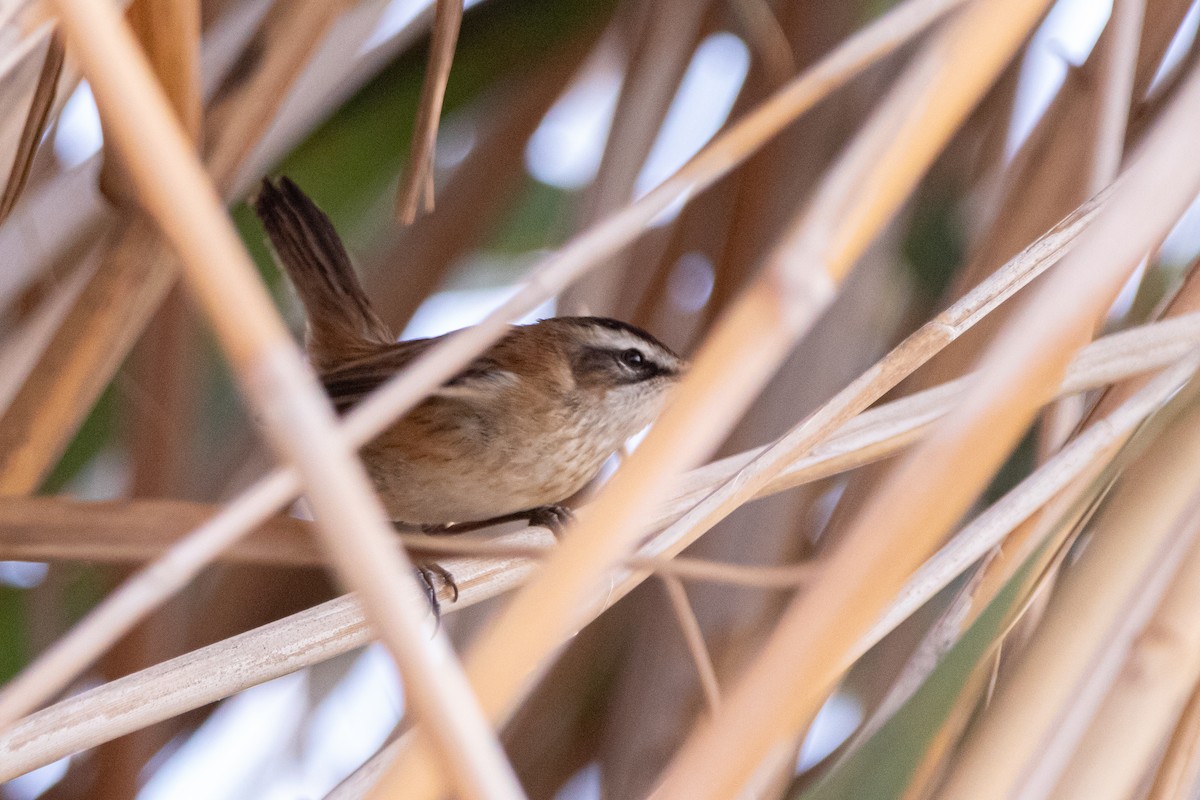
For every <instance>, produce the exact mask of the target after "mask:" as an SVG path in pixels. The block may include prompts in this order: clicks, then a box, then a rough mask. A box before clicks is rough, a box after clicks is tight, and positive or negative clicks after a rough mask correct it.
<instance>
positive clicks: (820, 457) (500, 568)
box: [0, 315, 1200, 779]
mask: <svg viewBox="0 0 1200 800" xmlns="http://www.w3.org/2000/svg"><path fill="white" fill-rule="evenodd" d="M1147 333H1151V334H1154V335H1153V336H1150V337H1148V336H1145V335H1144V334H1147ZM1197 346H1200V315H1189V316H1188V317H1184V318H1180V319H1177V320H1173V321H1172V322H1170V323H1158V324H1156V325H1154V326H1148V327H1147V328H1146V329H1143V330H1133V331H1128V332H1125V333H1120V334H1114V335H1113V336H1110V337H1106V338H1105V339H1102V340H1100V341H1098V342H1096V343H1094V344H1093V345H1091V346H1090V347H1089V348H1088V349H1087V350H1085V351H1084V353H1082V354H1081V356H1080V358H1079V359H1077V361H1076V364H1075V366H1074V368H1073V369H1072V371H1071V372H1070V373H1069V374H1068V377H1067V380H1066V381H1064V384H1063V387H1062V388H1063V391H1064V392H1068V391H1069V392H1078V391H1084V390H1087V389H1091V388H1095V387H1096V386H1099V385H1103V384H1106V383H1108V382H1111V381H1113V380H1121V379H1124V378H1126V377H1128V376H1129V375H1131V374H1135V373H1138V372H1141V371H1144V370H1145V369H1150V368H1155V367H1162V366H1165V365H1167V364H1169V363H1170V362H1172V361H1175V360H1177V359H1178V358H1180V357H1182V356H1183V355H1184V354H1185V353H1187V352H1188V351H1190V350H1192V349H1194V348H1196V347H1197ZM1147 357H1149V359H1150V360H1147ZM964 386H965V380H961V379H960V380H959V381H957V382H955V383H954V384H951V385H947V386H942V387H937V388H935V389H930V390H927V391H926V392H923V393H921V394H919V395H913V396H910V397H906V398H903V399H902V400H898V401H895V402H894V403H890V404H886V405H884V406H880V407H879V408H877V409H871V410H869V411H867V412H865V413H863V414H862V415H860V416H859V417H858V418H856V419H855V420H852V421H851V422H850V423H849V424H847V425H846V426H845V427H844V428H843V429H842V430H841V431H840V432H839V434H838V435H837V436H835V437H832V438H831V439H830V440H829V441H827V442H826V443H825V444H823V445H822V447H821V448H820V449H819V451H818V452H817V453H815V454H814V455H812V456H809V457H807V458H805V459H801V460H800V461H799V462H797V463H796V464H795V465H793V466H794V468H793V469H790V470H788V471H786V472H785V473H783V474H782V475H781V476H780V477H779V478H777V479H776V481H774V482H772V483H771V484H770V485H769V486H768V487H767V488H766V489H765V490H764V491H765V492H767V493H770V492H773V491H781V490H783V489H786V488H789V487H790V486H792V485H794V484H795V483H800V482H805V481H809V480H816V479H818V478H823V477H828V476H829V475H830V474H831V472H832V471H836V469H838V468H840V467H844V466H847V465H848V462H849V463H862V462H861V461H860V460H858V459H857V458H848V454H853V453H866V454H867V456H869V458H868V460H874V459H875V458H878V457H881V455H882V454H885V453H887V452H894V448H897V447H899V446H903V445H907V444H908V443H909V442H911V441H913V439H914V438H915V436H916V435H917V434H918V433H920V432H922V431H924V430H926V429H927V428H928V427H929V426H930V424H931V423H932V422H933V421H935V420H936V419H937V418H938V417H939V416H940V415H942V414H944V413H946V412H947V411H949V410H950V409H951V408H953V405H954V400H955V398H956V397H957V396H958V394H959V393H960V392H961V391H962V388H963V387H964ZM883 442H886V443H888V444H887V445H886V446H882V447H881V445H880V443H883ZM752 455H753V453H752V452H751V453H747V454H742V455H740V456H732V457H730V458H727V459H723V460H722V461H719V462H716V463H714V464H710V465H708V466H706V467H703V468H701V469H700V470H696V471H695V472H693V473H692V475H691V476H690V477H689V478H688V479H686V480H684V481H682V482H681V487H680V490H679V495H678V497H677V499H676V500H675V501H673V502H672V503H671V504H670V505H668V506H667V507H665V508H664V509H662V510H661V511H660V512H659V513H658V515H657V516H656V517H655V522H654V523H653V524H655V525H657V526H665V525H666V524H668V523H669V522H671V521H672V520H674V519H677V518H678V516H679V515H680V514H682V513H683V512H684V511H685V510H686V509H687V508H689V507H690V506H691V505H692V504H693V503H694V502H695V498H696V497H697V496H703V494H705V493H706V492H707V491H708V489H707V488H706V487H709V486H711V485H712V484H713V483H715V482H720V481H723V480H724V479H725V478H727V477H728V476H729V475H731V474H732V473H734V472H736V470H737V469H738V468H739V467H740V466H741V465H742V464H744V463H745V461H746V460H748V458H749V457H751V456H752ZM279 489H280V487H279V486H278V485H276V491H279ZM283 491H286V486H285V487H283ZM36 502H37V501H33V500H20V501H14V503H17V504H18V505H15V506H13V507H15V508H17V509H19V508H21V507H22V506H24V507H25V508H29V507H30V506H29V505H26V504H31V503H36ZM239 502H240V503H241V501H239ZM271 503H272V500H271V499H267V500H266V504H267V505H268V506H270V505H271ZM237 505H238V504H235V506H237ZM4 507H5V506H0V509H3V508H4ZM242 507H243V508H245V505H244V503H242ZM2 513H3V512H2V511H0V521H3V520H4V519H5V518H4V517H3V516H2ZM91 516H92V517H93V518H96V517H98V516H99V514H98V513H97V512H93V514H92V515H91ZM221 516H222V518H224V520H225V521H224V522H222V523H220V524H222V525H224V526H225V528H226V530H229V529H231V528H232V529H236V527H237V526H238V524H239V522H240V523H242V524H245V520H244V519H242V520H239V519H238V518H237V517H236V516H234V517H233V518H232V519H230V518H229V510H228V509H226V510H225V511H223V512H222V514H221ZM43 518H44V517H43ZM213 522H214V523H215V522H216V520H214V521H213ZM210 524H212V523H210ZM492 541H493V542H494V544H495V546H496V548H497V549H498V550H499V549H505V548H506V549H508V550H510V551H511V552H520V551H522V550H524V551H527V552H531V551H533V550H535V549H536V550H537V551H539V552H540V551H542V550H544V549H546V548H548V547H550V546H551V545H552V544H553V543H554V538H553V536H552V535H551V534H550V533H549V532H548V531H545V530H542V529H540V528H527V529H524V530H521V531H518V532H515V533H510V534H504V535H502V536H500V537H497V538H496V539H494V540H492ZM685 544H686V542H682V543H681V542H677V541H670V540H666V539H665V538H664V537H663V535H662V534H660V535H659V536H658V537H655V538H653V539H651V540H650V541H649V542H648V543H647V544H646V545H645V546H644V547H643V548H642V550H641V551H640V553H639V556H638V557H636V558H635V563H636V560H637V558H642V559H646V560H647V561H646V562H645V563H644V564H643V565H642V566H639V567H638V569H637V570H634V571H633V573H632V574H628V575H626V576H625V577H621V576H617V577H616V578H614V582H613V584H612V586H611V588H609V589H607V590H606V591H605V592H604V593H603V594H602V595H601V596H599V597H597V598H595V605H594V607H593V608H592V610H591V612H590V613H591V614H592V616H595V615H598V614H599V613H600V612H601V611H603V610H604V609H605V608H607V607H609V606H611V605H612V604H613V603H615V602H616V601H617V600H619V599H620V598H621V597H623V596H625V594H627V593H628V592H629V591H631V590H632V589H633V588H634V587H635V586H637V585H638V584H639V583H640V582H641V581H642V580H644V579H645V578H646V577H647V575H648V574H649V571H648V569H649V568H657V567H659V566H660V565H661V559H662V557H663V556H664V555H667V556H669V555H672V554H674V553H676V552H678V551H679V550H682V549H683V547H684V546H685ZM434 545H435V546H446V547H451V546H453V545H452V544H451V541H450V540H446V541H445V542H434ZM197 546H203V545H202V543H201V544H198V543H197V542H196V540H195V539H191V540H185V541H184V542H181V543H180V547H182V548H183V550H184V551H186V550H187V549H189V548H192V547H197ZM968 563H969V562H968ZM442 564H443V565H444V566H445V567H446V568H447V569H449V570H450V572H451V573H452V574H453V575H454V576H455V579H456V582H457V583H458V586H459V590H460V593H461V594H460V597H459V599H458V600H457V601H453V598H452V597H451V596H450V594H449V593H448V592H446V593H444V594H443V595H442V596H441V599H442V601H443V610H444V611H445V612H446V613H452V612H454V611H456V610H458V609H460V608H465V607H468V606H470V605H472V604H475V603H478V602H481V601H483V600H485V599H488V598H490V597H494V596H496V595H498V594H500V593H502V592H505V591H507V590H509V589H511V588H513V587H515V586H517V585H519V584H520V583H521V582H522V581H523V580H525V579H526V577H527V576H528V575H529V573H530V572H531V571H532V569H533V566H534V565H533V563H532V561H531V560H530V559H528V558H496V557H485V558H464V559H449V560H444V561H442ZM171 566H172V562H171V561H170V557H168V559H167V560H165V561H161V562H159V564H158V565H157V569H156V568H153V567H152V568H151V569H150V570H149V571H148V572H147V573H145V574H144V575H143V576H142V577H139V579H138V580H136V581H130V582H128V583H126V584H125V585H124V586H123V587H122V588H121V589H119V590H118V591H116V592H114V593H113V594H112V595H111V596H110V598H107V599H106V600H105V601H104V602H103V603H102V604H101V605H99V606H97V607H96V609H95V610H94V611H93V612H92V614H91V615H89V618H88V619H87V624H83V625H81V626H79V627H77V628H76V629H75V630H74V631H73V632H72V633H71V634H69V635H68V636H67V637H64V638H63V639H60V640H59V642H57V643H55V645H54V646H52V647H51V648H50V649H49V650H47V651H46V654H45V655H44V656H43V659H45V660H39V661H37V662H35V664H34V665H31V667H30V668H29V669H27V670H26V672H24V673H22V676H21V677H20V678H19V679H18V680H16V681H13V682H10V683H9V684H8V685H7V686H6V687H5V691H4V693H3V694H0V705H2V706H3V707H5V708H9V709H12V708H20V707H22V706H25V707H28V706H29V705H30V699H31V697H36V698H37V699H35V700H33V703H32V704H33V705H36V704H37V703H38V702H40V701H41V699H43V698H44V697H45V695H44V694H40V695H39V694H35V693H42V692H45V690H46V689H47V686H46V684H45V683H44V681H45V680H46V679H47V678H46V676H48V675H52V674H54V675H56V677H57V679H58V680H59V682H58V683H57V684H56V685H55V686H54V688H53V689H51V691H58V690H59V689H60V688H61V686H62V685H63V683H64V682H65V681H69V680H71V679H72V677H73V676H74V675H76V674H78V670H79V669H82V668H83V667H84V666H86V665H87V663H90V660H91V659H92V658H94V657H95V655H96V654H97V652H96V651H95V650H89V649H88V648H89V647H92V648H94V647H96V642H97V640H98V641H100V642H101V645H100V646H101V647H104V646H107V644H108V643H110V642H111V639H110V638H109V637H114V636H115V637H116V638H119V636H120V635H121V633H122V632H123V631H124V630H125V629H126V628H124V627H122V626H123V625H126V624H132V622H131V621H129V618H128V617H123V616H122V615H126V614H130V613H131V611H130V609H133V612H132V613H134V614H136V613H137V612H138V609H139V604H140V603H142V602H144V600H145V597H144V595H145V594H149V595H151V596H154V595H155V594H158V595H160V597H159V600H160V601H161V599H162V597H165V596H170V595H171V594H172V593H173V592H174V588H173V587H174V586H175V585H176V583H177V582H180V581H186V579H187V578H186V577H184V578H180V576H178V575H177V574H175V573H174V572H172V570H171ZM963 566H966V564H964V565H963ZM685 571H686V568H685ZM939 574H940V571H939ZM164 587H165V588H164ZM898 602H905V598H901V599H900V600H899V601H898ZM324 624H338V625H342V626H344V627H342V628H339V629H336V630H335V629H329V630H325V629H323V628H321V627H320V626H321V625H324ZM288 630H292V631H294V634H295V638H296V640H297V641H303V642H308V645H307V646H306V648H304V649H303V652H302V653H297V654H293V655H292V656H289V660H288V661H287V662H286V663H283V662H280V661H279V659H276V658H274V656H273V655H272V653H273V652H274V648H277V647H278V646H279V645H278V642H280V641H282V640H285V639H286V632H287V631H288ZM315 639H319V640H320V641H321V642H322V644H319V645H317V644H312V641H311V640H315ZM368 641H370V632H369V631H368V630H367V629H366V627H365V623H364V620H363V618H362V613H361V611H360V610H359V609H358V606H357V603H356V601H355V600H354V598H353V597H351V596H347V597H342V598H339V599H337V600H333V601H331V602H330V603H326V604H324V605H321V606H318V607H316V608H313V609H309V610H307V611H303V612H300V613H299V614H295V615H293V616H291V617H289V618H287V619H285V620H281V621H280V622H278V623H273V624H271V625H268V626H265V627H263V628H259V629H257V630H254V631H250V632H248V633H246V634H243V635H242V636H239V637H235V638H233V639H229V640H226V641H224V642H220V643H218V644H215V645H212V646H210V647H207V648H203V649H201V650H197V651H195V652H193V653H189V654H187V655H185V656H181V657H179V658H178V659H173V660H171V661H169V662H165V663H164V664H161V665H159V666H157V667H153V668H151V669H149V670H144V671H143V672H140V673H137V674H136V675H131V676H129V678H126V679H121V681H115V682H112V683H109V684H105V685H104V686H102V687H98V688H97V689H95V690H92V691H89V692H87V693H85V694H82V695H78V696H76V697H71V698H69V699H67V700H64V701H62V702H60V703H58V704H57V705H55V706H52V707H50V708H47V709H45V710H44V711H42V712H39V713H37V714H34V715H32V716H30V717H28V718H26V719H24V720H22V721H21V722H20V723H19V724H18V725H17V726H16V727H15V728H14V729H13V730H12V732H11V733H5V734H3V735H0V756H3V758H2V759H0V761H5V762H7V761H8V760H9V759H18V758H19V759H20V760H19V761H14V763H15V764H20V765H23V766H24V768H25V769H32V768H34V767H37V766H41V765H43V764H46V763H50V762H51V761H54V760H56V759H58V758H61V757H62V756H64V755H67V754H69V753H71V752H74V751H75V750H78V749H84V748H87V747H91V746H94V745H96V744H99V743H101V742H103V741H107V740H108V739H110V738H112V737H114V736H118V735H122V734H124V733H128V732H130V731H133V730H137V729H139V728H141V727H145V726H146V725H150V724H153V723H154V722H158V721H160V720H162V719H166V718H168V717H170V716H172V715H174V714H179V713H183V712H184V711H187V710H190V709H191V708H195V707H198V706H199V705H204V704H206V703H210V702H214V701H216V700H219V699H221V698H223V697H226V696H228V695H229V694H232V693H234V692H236V691H239V690H240V689H243V688H246V687H247V686H250V685H254V684H257V683H261V682H262V681H266V680H269V679H271V678H275V677H278V676H279V675H282V674H286V672H288V671H291V670H295V669H299V668H301V667H304V666H308V665H310V664H313V663H317V662H320V661H324V660H326V659H329V658H333V657H334V656H336V655H340V654H342V653H344V652H346V651H348V650H351V649H353V648H355V647H360V646H362V645H363V644H366V643H367V642H368ZM81 649H82V651H83V652H84V653H85V655H84V656H82V658H83V660H82V663H80V662H78V661H77V659H80V658H81V655H80V650H81ZM52 654H54V655H52ZM64 660H65V664H66V666H65V667H64ZM35 667H36V668H35ZM280 670H283V671H280ZM163 674H171V675H176V676H178V680H177V684H178V686H183V687H187V690H186V692H185V693H184V694H183V695H182V696H180V695H179V691H180V689H178V688H164V689H161V690H152V689H150V688H149V687H153V686H154V682H155V681H156V680H158V678H159V676H161V675H163ZM213 675H220V676H221V678H220V679H214V678H213ZM40 682H43V683H40ZM194 683H200V684H202V687H201V688H195V687H193V684H194ZM147 691H155V692H156V694H155V699H154V700H153V701H149V702H145V703H132V704H130V703H126V702H125V701H124V700H123V699H122V698H126V697H129V696H132V695H136V694H138V693H139V692H140V693H142V694H144V693H145V692H147ZM192 703H194V704H195V705H191V704H192ZM14 704H15V705H14ZM393 752H394V751H393ZM389 757H390V753H389ZM0 779H3V776H2V775H0Z"/></svg>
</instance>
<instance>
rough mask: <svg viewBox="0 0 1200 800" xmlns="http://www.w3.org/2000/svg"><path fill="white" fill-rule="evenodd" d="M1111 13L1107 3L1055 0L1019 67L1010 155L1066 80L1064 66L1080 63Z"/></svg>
mask: <svg viewBox="0 0 1200 800" xmlns="http://www.w3.org/2000/svg"><path fill="white" fill-rule="evenodd" d="M1111 13H1112V2H1111V0H1059V2H1057V3H1055V4H1054V8H1052V9H1051V10H1050V13H1049V14H1048V15H1047V16H1046V21H1045V22H1044V23H1042V26H1041V27H1040V28H1039V29H1038V31H1037V33H1036V34H1034V36H1033V39H1032V40H1031V41H1030V43H1029V48H1028V50H1027V52H1026V55H1025V60H1024V62H1023V63H1022V64H1021V80H1020V85H1019V86H1018V88H1017V98H1016V104H1015V107H1014V109H1013V118H1012V121H1011V122H1010V123H1009V129H1008V154H1009V156H1012V155H1013V154H1014V153H1016V151H1017V150H1018V148H1020V146H1021V143H1022V142H1024V141H1025V139H1026V137H1028V136H1029V133H1030V132H1031V131H1032V130H1033V128H1034V126H1036V125H1037V121H1038V120H1039V119H1041V116H1042V114H1043V113H1044V112H1045V110H1046V107H1047V106H1048V105H1050V101H1051V100H1052V99H1054V95H1055V93H1057V92H1058V88H1059V87H1060V86H1061V85H1062V82H1063V80H1065V79H1066V77H1067V66H1068V64H1082V63H1083V62H1084V61H1085V60H1086V59H1087V57H1088V54H1089V53H1091V52H1092V47H1094V46H1095V44H1096V40H1097V39H1098V38H1099V37H1100V31H1102V30H1103V29H1104V23H1106V22H1107V21H1108V17H1109V14H1111Z"/></svg>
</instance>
